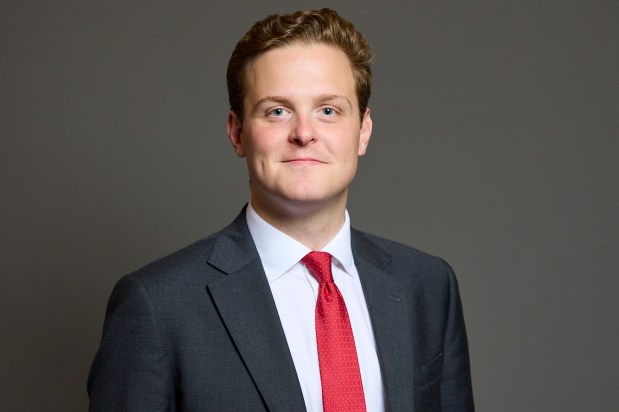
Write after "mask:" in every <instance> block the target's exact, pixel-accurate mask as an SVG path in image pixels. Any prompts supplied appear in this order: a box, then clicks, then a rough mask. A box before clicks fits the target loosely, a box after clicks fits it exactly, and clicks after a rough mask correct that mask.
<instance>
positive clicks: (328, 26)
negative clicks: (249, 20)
mask: <svg viewBox="0 0 619 412" xmlns="http://www.w3.org/2000/svg"><path fill="white" fill-rule="evenodd" d="M294 43H305V44H312V43H318V44H326V45H330V46H335V47H338V48H339V49H341V50H342V51H343V52H344V53H345V54H346V56H348V59H349V61H350V63H351V69H352V72H353V76H354V79H355V86H356V91H357V99H358V103H359V109H360V111H361V117H363V114H364V113H365V109H366V108H367V105H368V101H369V100H370V94H371V90H372V71H371V68H370V62H371V61H372V57H373V56H372V50H371V49H370V46H369V44H368V43H367V41H366V40H365V38H364V37H363V36H362V35H361V33H359V32H358V31H357V29H356V28H355V26H354V25H353V24H352V23H350V22H349V21H347V20H345V19H343V18H342V17H340V16H339V15H338V14H337V13H336V12H335V11H334V10H331V9H327V8H324V9H321V10H304V11H298V12H295V13H291V14H273V15H270V16H268V17H266V18H265V19H263V20H260V21H258V22H256V23H255V24H254V25H253V26H252V27H251V29H249V31H248V32H247V33H245V35H244V36H243V37H242V38H241V40H239V42H238V43H237V44H236V47H235V48H234V51H233V52H232V56H231V57H230V61H229V62H228V71H227V73H226V80H227V82H228V99H229V100H230V108H231V109H232V111H234V113H236V115H237V116H238V117H239V119H240V120H241V121H242V120H243V99H244V98H245V86H246V74H247V72H248V71H249V68H250V66H251V64H252V63H253V61H254V60H255V59H256V58H257V57H258V56H260V55H261V54H262V53H265V52H266V51H268V50H271V49H275V48H278V47H283V46H288V45H291V44H294Z"/></svg>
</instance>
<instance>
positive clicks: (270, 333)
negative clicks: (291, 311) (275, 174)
mask: <svg viewBox="0 0 619 412" xmlns="http://www.w3.org/2000/svg"><path fill="white" fill-rule="evenodd" d="M209 264H210V265H212V266H213V267H215V268H216V269H218V270H220V271H222V272H224V273H226V274H227V276H224V277H222V278H220V279H218V280H216V281H213V282H210V283H209V284H208V285H207V289H208V292H209V293H210V295H211V297H212V299H213V301H214V303H215V305H216V306H217V309H218V310H219V313H220V315H221V318H222V320H223V322H224V323H225V325H226V327H227V329H228V331H229V333H230V336H231V337H232V339H233V340H234V343H235V345H236V347H237V348H238V351H239V353H240V355H241V357H242V358H243V361H244V362H245V365H246V366H247V369H248V370H249V373H250V374H251V376H252V378H253V380H254V382H255V384H256V387H257V388H258V390H259V391H260V393H261V395H262V397H263V399H264V401H265V403H266V405H267V407H268V409H269V410H273V411H277V410H286V411H288V410H295V411H304V410H305V403H304V400H303V394H302V392H301V387H300V385H299V380H298V378H297V373H296V370H295V367H294V363H293V361H292V357H291V355H290V351H289V349H288V344H287V342H286V337H285V335H284V331H283V328H282V326H281V322H280V320H279V315H278V313H277V308H276V306H275V302H274V300H273V296H272V294H271V289H270V287H269V284H268V281H267V278H266V275H265V274H264V269H263V267H262V263H261V262H260V258H259V256H258V252H257V251H256V248H255V246H254V243H253V241H252V239H251V235H250V234H249V230H248V229H247V224H246V222H245V211H244V210H243V212H242V213H241V214H240V216H239V217H238V218H237V219H236V220H235V221H234V222H233V223H232V224H231V225H230V226H228V227H227V228H226V229H224V230H223V231H222V232H221V234H220V235H219V236H218V238H217V242H216V244H215V246H214V248H213V252H212V254H211V256H210V258H209Z"/></svg>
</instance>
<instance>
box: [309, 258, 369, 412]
mask: <svg viewBox="0 0 619 412" xmlns="http://www.w3.org/2000/svg"><path fill="white" fill-rule="evenodd" d="M301 262H302V263H303V264H304V265H305V266H306V267H307V268H308V269H309V271H310V272H311V273H312V275H314V277H315V278H316V279H318V282H320V286H319V289H318V300H317V302H316V341H317V343H318V363H319V365H320V381H321V383H322V405H323V407H324V412H353V411H359V412H361V411H365V398H364V396H363V385H362V384H361V373H360V372H359V361H358V359H357V350H356V349H355V339H354V337H353V334H352V328H351V327H350V320H349V318H348V311H347V310H346V304H345V303H344V298H343V297H342V294H341V293H340V290H339V289H338V288H337V286H336V285H335V283H334V282H333V274H332V273H331V255H330V254H328V253H327V252H310V253H308V254H307V255H305V257H304V258H303V259H301Z"/></svg>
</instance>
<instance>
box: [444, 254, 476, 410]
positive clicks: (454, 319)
mask: <svg viewBox="0 0 619 412" xmlns="http://www.w3.org/2000/svg"><path fill="white" fill-rule="evenodd" d="M445 267H446V271H447V278H448V280H449V299H448V302H449V306H448V308H447V322H446V324H445V332H444V351H443V373H442V382H441V405H442V408H441V409H442V411H454V412H456V411H457V412H468V411H474V410H475V407H474V404H473V389H472V385H471V371H470V362H469V350H468V343H467V337H466V328H465V326H464V316H463V313H462V302H461V300H460V292H459V291H458V282H457V280H456V277H455V275H454V273H453V271H452V269H451V267H449V265H448V264H447V263H446V262H445Z"/></svg>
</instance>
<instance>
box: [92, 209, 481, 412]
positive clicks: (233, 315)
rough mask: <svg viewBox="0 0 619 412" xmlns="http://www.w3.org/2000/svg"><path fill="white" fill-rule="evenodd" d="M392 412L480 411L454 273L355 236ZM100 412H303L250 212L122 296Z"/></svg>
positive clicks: (128, 279)
mask: <svg viewBox="0 0 619 412" xmlns="http://www.w3.org/2000/svg"><path fill="white" fill-rule="evenodd" d="M352 250H353V255H354V259H355V265H356V266H357V269H358V272H359V276H360V279H361V284H362V286H363V291H364V294H365V299H366V301H367V306H368V310H369V314H370V318H371V322H372V328H373V330H374V335H375V339H376V348H377V352H378V360H379V363H380V368H381V373H382V380H383V383H384V388H385V399H386V407H387V410H388V411H412V410H415V411H417V412H421V411H440V410H443V411H458V412H463V411H472V410H473V396H472V390H471V378H470V372H469V356H468V349H467V340H466V332H465V328H464V321H463V316H462V308H461V304H460V297H459V293H458V286H457V283H456V279H455V277H454V275H453V273H452V271H451V269H450V268H449V266H448V265H447V264H446V263H445V262H444V261H443V260H441V259H438V258H435V257H431V256H429V255H426V254H424V253H422V252H419V251H417V250H414V249H411V248H409V247H406V246H403V245H401V244H398V243H395V242H391V241H388V240H385V239H381V238H378V237H375V236H371V235H368V234H365V233H362V232H359V231H356V230H353V231H352ZM88 394H89V396H90V410H91V411H106V412H109V411H148V412H154V411H235V412H240V411H252V412H255V411H266V410H268V411H285V412H292V411H304V410H305V404H304V401H303V395H302V392H301V388H300V385H299V381H298V378H297V373H296V371H295V367H294V364H293V362H292V357H291V355H290V352H289V350H288V346H287V343H286V338H285V336H284V331H283V329H282V326H281V323H280V321H279V316H278V314H277V309H276V307H275V303H274V301H273V297H272V295H271V291H270V288H269V285H268V281H267V279H266V276H265V274H264V269H263V267H262V263H261V261H260V258H259V255H258V252H257V251H256V248H255V246H254V243H253V241H252V238H251V236H250V233H249V230H248V228H247V223H246V221H245V211H243V212H242V213H241V214H240V215H239V217H238V218H237V219H236V220H235V221H234V222H233V223H232V224H230V225H229V226H228V227H226V228H225V229H224V230H222V231H221V232H218V233H216V234H214V235H212V236H209V237H207V238H205V239H202V240H200V241H198V242H196V243H194V244H192V245H190V246H188V247H186V248H184V249H182V250H180V251H178V252H176V253H174V254H172V255H170V256H168V257H166V258H163V259H161V260H159V261H157V262H154V263H152V264H150V265H148V266H146V267H144V268H142V269H140V270H138V271H137V272H135V273H132V274H130V275H127V276H125V277H123V278H122V279H121V280H120V281H119V282H118V284H117V285H116V287H115V288H114V291H113V292H112V295H111V297H110V300H109V303H108V308H107V312H106V319H105V324H104V327H103V337H102V340H101V346H100V348H99V351H98V353H97V355H96V357H95V359H94V362H93V364H92V368H91V371H90V375H89V378H88Z"/></svg>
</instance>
